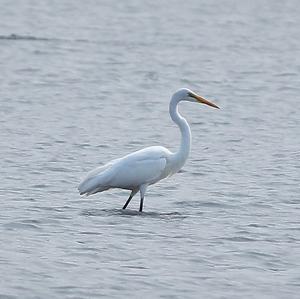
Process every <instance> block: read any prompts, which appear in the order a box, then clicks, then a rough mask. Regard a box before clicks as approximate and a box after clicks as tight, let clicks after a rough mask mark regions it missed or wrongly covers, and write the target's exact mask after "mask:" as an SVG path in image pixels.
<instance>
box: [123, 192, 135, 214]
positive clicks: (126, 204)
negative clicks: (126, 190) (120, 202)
mask: <svg viewBox="0 0 300 299" xmlns="http://www.w3.org/2000/svg"><path fill="white" fill-rule="evenodd" d="M132 197H133V196H132V194H130V196H129V198H128V199H127V201H126V202H125V205H124V207H123V210H125V209H126V208H127V206H128V204H129V203H130V201H131V199H132Z"/></svg>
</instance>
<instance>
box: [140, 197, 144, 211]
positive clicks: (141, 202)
mask: <svg viewBox="0 0 300 299" xmlns="http://www.w3.org/2000/svg"><path fill="white" fill-rule="evenodd" d="M143 204H144V197H141V201H140V212H143Z"/></svg>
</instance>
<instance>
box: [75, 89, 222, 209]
mask: <svg viewBox="0 0 300 299" xmlns="http://www.w3.org/2000/svg"><path fill="white" fill-rule="evenodd" d="M182 100H185V101H191V102H196V101H198V102H201V103H204V104H207V105H210V106H213V107H216V108H218V107H217V106H216V105H214V104H212V103H211V102H209V101H207V100H205V99H203V98H202V97H200V96H198V95H196V94H195V93H193V92H192V91H190V90H188V89H185V88H184V89H180V90H178V91H177V92H176V93H175V94H174V95H173V97H172V99H171V102H170V109H169V112H170V116H171V118H172V120H173V121H174V122H175V123H176V124H177V125H178V126H179V128H180V130H181V135H182V139H181V145H180V149H179V151H178V152H176V153H172V152H170V151H169V150H168V149H166V148H165V147H162V146H151V147H147V148H144V149H142V150H139V151H136V152H133V153H131V154H129V155H126V156H124V157H122V158H119V159H116V160H112V161H110V162H108V163H107V164H105V165H104V166H100V167H98V168H96V169H94V170H92V171H91V172H89V173H88V175H87V177H86V178H85V179H84V180H83V181H82V182H81V183H80V185H79V187H78V189H79V192H80V194H86V195H90V194H94V193H97V192H102V191H105V190H108V189H110V188H121V189H127V190H131V195H130V197H129V198H128V200H127V202H126V203H125V205H124V207H123V208H124V209H125V208H126V207H127V205H128V204H129V202H130V200H131V198H132V197H133V196H134V195H135V194H136V193H137V192H138V191H140V193H141V202H140V211H142V209H143V199H144V195H145V192H146V189H147V187H148V186H149V185H153V184H155V183H157V182H158V181H160V180H162V179H164V178H166V177H168V176H171V175H172V174H174V173H176V172H178V171H179V170H180V169H181V167H182V166H183V165H184V163H185V161H186V159H187V158H188V155H189V152H190V145H191V131H190V127H189V125H188V123H187V121H186V120H185V119H184V118H183V117H182V116H181V115H180V114H179V113H178V108H177V107H178V106H177V105H178V103H179V102H180V101H182Z"/></svg>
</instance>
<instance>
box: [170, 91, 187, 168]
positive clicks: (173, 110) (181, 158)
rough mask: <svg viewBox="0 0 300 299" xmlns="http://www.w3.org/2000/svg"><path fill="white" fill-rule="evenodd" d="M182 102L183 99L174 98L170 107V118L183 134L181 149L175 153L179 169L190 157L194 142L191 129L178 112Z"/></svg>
mask: <svg viewBox="0 0 300 299" xmlns="http://www.w3.org/2000/svg"><path fill="white" fill-rule="evenodd" d="M180 101H181V99H178V98H176V97H172V99H171V102H170V106H169V112H170V116H171V118H172V120H173V121H174V123H175V124H177V125H178V127H179V129H180V132H181V143H180V148H179V151H178V152H176V153H175V160H176V164H177V163H178V167H179V168H181V167H182V166H183V164H184V163H185V161H186V159H187V158H188V156H189V153H190V149H191V141H192V140H191V139H192V134H191V129H190V127H189V125H188V123H187V121H186V120H185V118H183V117H182V116H181V115H180V114H179V112H178V103H179V102H180Z"/></svg>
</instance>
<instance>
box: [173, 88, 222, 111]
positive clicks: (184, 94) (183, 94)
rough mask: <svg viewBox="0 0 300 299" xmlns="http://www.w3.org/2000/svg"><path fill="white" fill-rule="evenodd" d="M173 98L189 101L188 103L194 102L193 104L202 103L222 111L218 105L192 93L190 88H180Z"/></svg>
mask: <svg viewBox="0 0 300 299" xmlns="http://www.w3.org/2000/svg"><path fill="white" fill-rule="evenodd" d="M173 97H175V98H176V99H177V100H178V101H188V102H193V103H201V104H206V105H208V106H211V107H214V108H218V109H220V108H219V107H218V106H217V105H215V104H214V103H212V102H210V101H208V100H206V99H205V98H203V97H201V96H199V95H198V94H196V93H195V92H193V91H191V90H190V89H188V88H180V89H179V90H177V91H176V92H175V93H174V95H173Z"/></svg>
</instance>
